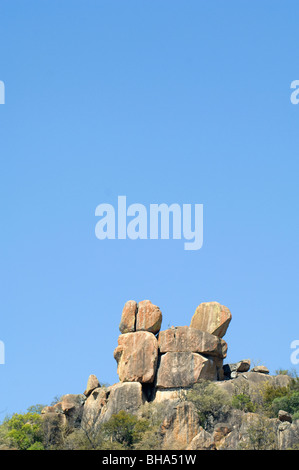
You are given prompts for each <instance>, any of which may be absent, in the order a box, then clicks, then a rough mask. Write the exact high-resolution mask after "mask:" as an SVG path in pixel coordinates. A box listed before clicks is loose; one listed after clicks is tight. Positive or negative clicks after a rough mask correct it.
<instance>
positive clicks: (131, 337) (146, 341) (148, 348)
mask: <svg viewBox="0 0 299 470" xmlns="http://www.w3.org/2000/svg"><path fill="white" fill-rule="evenodd" d="M114 358H115V360H116V361H117V364H118V367H117V373H118V376H119V379H120V381H121V382H141V383H152V382H153V381H154V378H155V374H156V368H157V362H158V341H157V339H156V337H155V336H154V335H153V334H152V333H149V332H147V331H137V332H135V333H126V334H124V335H120V336H119V338H118V346H117V348H116V349H115V351H114Z"/></svg>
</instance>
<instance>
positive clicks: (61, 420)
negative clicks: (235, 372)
mask: <svg viewBox="0 0 299 470" xmlns="http://www.w3.org/2000/svg"><path fill="white" fill-rule="evenodd" d="M280 372H282V371H280ZM284 372H286V371H284ZM57 400H58V399H57ZM57 400H55V403H56V402H57ZM184 400H186V401H189V402H191V403H193V404H194V406H195V408H196V410H197V412H198V416H199V422H200V425H201V426H202V427H203V428H204V429H205V431H208V432H211V433H212V432H213V430H214V427H215V425H216V424H217V423H226V422H230V420H231V419H236V420H239V421H240V420H242V423H241V426H242V438H241V441H240V442H239V443H238V446H239V448H240V449H259V450H262V449H274V448H276V446H277V436H276V434H275V432H276V431H275V426H274V424H275V422H276V420H273V419H272V418H277V415H278V411H279V410H284V411H286V412H288V413H290V414H291V415H292V418H293V420H296V419H299V379H298V377H297V376H295V375H294V376H293V378H292V380H291V382H290V384H289V385H288V386H285V387H274V386H273V385H270V384H269V383H268V382H266V384H264V383H263V385H261V387H260V388H258V389H257V390H255V391H254V392H253V390H252V389H250V388H249V385H248V383H247V382H246V381H245V380H244V382H242V381H241V385H240V386H239V387H238V388H236V392H235V394H234V395H233V396H231V395H229V394H228V393H226V392H224V391H223V389H222V388H221V387H219V386H217V385H216V384H215V383H214V382H209V381H200V382H199V383H198V384H196V385H194V387H193V388H192V389H190V390H188V391H182V393H181V394H180V395H179V401H184ZM42 408H43V406H42V405H36V406H33V407H30V408H29V409H28V410H27V411H26V412H25V413H23V414H21V413H15V414H13V415H12V416H10V417H7V418H5V419H4V421H3V422H2V424H1V425H0V450H1V449H16V450H56V449H57V450H58V449H65V450H75V449H77V450H89V449H91V450H114V449H115V450H117V449H120V450H131V449H136V450H159V449H163V436H164V434H163V433H165V429H163V427H162V426H161V425H162V422H163V420H164V419H165V416H166V415H167V410H166V408H167V403H165V402H163V403H158V404H155V403H146V404H144V405H143V406H142V407H141V408H140V409H139V413H138V416H135V415H132V414H129V413H126V412H125V411H120V412H119V413H117V414H114V415H112V417H111V418H110V419H109V420H108V421H107V422H105V423H101V424H100V425H99V426H98V427H97V428H92V429H90V427H88V426H87V427H86V428H85V427H84V425H82V423H81V425H80V427H76V426H77V425H73V424H71V425H70V424H67V423H68V420H67V419H66V416H65V415H64V414H63V413H61V412H58V413H49V414H45V415H41V410H42ZM235 410H238V411H235ZM170 411H171V409H170ZM234 417H235V418H234ZM237 422H238V421H236V422H235V423H237ZM276 426H277V422H276ZM298 438H299V436H298ZM164 445H165V443H164ZM175 445H177V444H175ZM294 445H295V446H296V445H297V444H296V443H295V444H294Z"/></svg>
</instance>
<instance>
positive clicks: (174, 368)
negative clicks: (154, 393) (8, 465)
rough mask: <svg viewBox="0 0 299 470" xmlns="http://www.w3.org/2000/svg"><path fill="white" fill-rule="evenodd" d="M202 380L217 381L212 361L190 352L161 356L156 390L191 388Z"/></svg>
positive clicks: (170, 353) (169, 353)
mask: <svg viewBox="0 0 299 470" xmlns="http://www.w3.org/2000/svg"><path fill="white" fill-rule="evenodd" d="M200 379H205V380H217V369H216V365H215V363H214V361H213V360H212V359H210V358H207V357H204V356H202V355H200V354H197V353H190V352H168V353H166V354H163V355H162V356H161V362H160V364H159V368H158V372H157V382H156V388H179V387H183V388H184V387H190V386H192V385H193V384H195V383H197V382H198V381H199V380H200Z"/></svg>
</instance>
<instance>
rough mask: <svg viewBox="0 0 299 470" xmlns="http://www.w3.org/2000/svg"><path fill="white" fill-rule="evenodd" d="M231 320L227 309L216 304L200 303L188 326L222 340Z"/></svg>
mask: <svg viewBox="0 0 299 470" xmlns="http://www.w3.org/2000/svg"><path fill="white" fill-rule="evenodd" d="M231 319H232V315H231V313H230V311H229V309H228V308H227V307H225V306H224V305H221V304H219V303H218V302H203V303H201V304H200V305H199V306H198V307H197V309H196V310H195V313H194V315H193V317H192V320H191V324H190V326H191V327H192V328H197V329H198V330H201V331H206V332H207V333H210V334H212V335H215V336H219V337H220V338H223V336H224V335H225V333H226V331H227V328H228V326H229V324H230V321H231Z"/></svg>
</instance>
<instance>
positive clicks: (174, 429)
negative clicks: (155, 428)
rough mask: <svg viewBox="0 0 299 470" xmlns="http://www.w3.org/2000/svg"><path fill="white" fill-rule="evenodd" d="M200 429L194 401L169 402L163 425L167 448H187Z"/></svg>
mask: <svg viewBox="0 0 299 470" xmlns="http://www.w3.org/2000/svg"><path fill="white" fill-rule="evenodd" d="M199 431H200V425H199V418H198V413H197V411H196V409H195V406H194V405H193V404H192V403H190V402H187V401H186V402H183V403H176V402H173V404H172V403H171V402H168V406H167V407H165V418H164V420H163V422H162V425H161V434H162V435H163V441H164V442H163V447H164V448H165V449H185V448H186V447H187V446H188V445H189V444H190V443H191V442H192V440H193V438H194V437H195V436H196V435H197V434H198V433H199Z"/></svg>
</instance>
